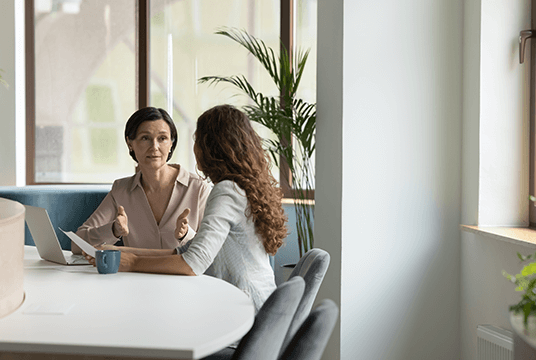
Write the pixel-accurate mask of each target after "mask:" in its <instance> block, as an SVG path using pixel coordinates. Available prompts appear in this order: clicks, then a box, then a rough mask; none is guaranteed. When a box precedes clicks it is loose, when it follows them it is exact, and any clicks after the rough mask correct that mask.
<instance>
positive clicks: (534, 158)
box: [520, 0, 536, 229]
mask: <svg viewBox="0 0 536 360" xmlns="http://www.w3.org/2000/svg"><path fill="white" fill-rule="evenodd" d="M531 8H532V10H531V20H530V26H531V29H536V26H535V25H536V0H532V4H531ZM530 33H531V35H530V37H531V38H532V39H531V40H530V51H529V53H530V60H529V62H530V115H529V122H530V131H529V134H530V135H529V136H530V141H529V143H530V145H529V146H530V147H529V195H535V196H536V193H535V190H536V101H535V100H536V39H535V38H534V37H535V36H536V31H535V30H530ZM522 34H523V32H522ZM520 43H521V44H520V45H521V46H520V62H521V63H523V60H524V59H523V57H524V55H525V54H524V53H525V52H526V51H524V50H525V49H526V46H525V44H524V41H523V40H522V37H521V35H520ZM528 203H529V204H528V205H529V227H530V228H534V229H536V206H535V205H536V204H534V203H533V202H532V201H530V200H529V202H528Z"/></svg>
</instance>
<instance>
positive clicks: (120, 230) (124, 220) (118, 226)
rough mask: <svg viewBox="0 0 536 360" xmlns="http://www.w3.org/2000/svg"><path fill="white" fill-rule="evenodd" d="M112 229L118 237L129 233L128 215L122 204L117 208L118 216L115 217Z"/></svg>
mask: <svg viewBox="0 0 536 360" xmlns="http://www.w3.org/2000/svg"><path fill="white" fill-rule="evenodd" d="M112 230H113V232H114V236H115V237H116V238H118V237H121V236H126V235H128V217H127V213H126V212H125V208H124V207H122V206H121V205H119V207H118V208H117V216H116V217H115V220H114V225H113V226H112Z"/></svg>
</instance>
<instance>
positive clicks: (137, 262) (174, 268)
mask: <svg viewBox="0 0 536 360" xmlns="http://www.w3.org/2000/svg"><path fill="white" fill-rule="evenodd" d="M99 248H101V249H103V250H121V263H120V264H119V271H123V272H142V273H153V274H170V275H195V273H194V272H193V270H192V268H191V267H190V266H189V265H188V264H187V263H186V261H184V259H183V258H182V255H177V254H176V252H175V249H138V248H131V247H126V246H112V245H104V246H101V247H99ZM83 254H84V256H85V257H86V259H87V260H88V261H89V263H90V264H92V265H93V266H96V262H95V258H94V257H92V256H90V255H88V254H86V253H85V252H84V253H83Z"/></svg>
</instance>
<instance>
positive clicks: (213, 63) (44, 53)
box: [26, 0, 316, 184]
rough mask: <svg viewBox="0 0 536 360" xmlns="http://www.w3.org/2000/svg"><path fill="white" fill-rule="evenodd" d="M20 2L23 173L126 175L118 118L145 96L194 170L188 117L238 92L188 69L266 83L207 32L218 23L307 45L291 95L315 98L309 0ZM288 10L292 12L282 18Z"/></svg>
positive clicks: (238, 99) (178, 157) (241, 54)
mask: <svg viewBox="0 0 536 360" xmlns="http://www.w3.org/2000/svg"><path fill="white" fill-rule="evenodd" d="M26 11H27V14H26V23H27V25H26V26H27V29H26V33H27V39H26V42H27V45H26V46H27V61H28V63H29V64H30V66H27V149H28V150H27V156H28V159H27V183H29V184H38V183H111V182H113V180H115V179H117V178H120V177H124V176H129V175H131V174H132V173H133V171H134V166H135V163H134V162H133V160H132V159H131V158H130V156H129V154H128V151H127V147H126V144H125V141H124V125H125V123H126V120H127V119H128V118H129V116H130V115H131V114H132V113H133V112H134V111H135V110H136V109H138V108H140V107H144V106H147V105H150V106H156V107H161V108H164V109H166V110H167V111H168V112H169V113H170V114H171V116H172V118H173V120H174V122H175V124H176V126H177V129H178V132H179V142H178V146H177V149H176V151H175V153H174V156H173V158H172V159H171V162H174V163H180V164H181V165H182V166H185V167H186V168H187V169H188V170H189V171H195V161H194V157H193V151H192V147H193V143H192V141H193V139H192V134H193V132H194V128H195V121H196V119H197V117H198V116H199V115H200V114H201V112H202V111H204V110H206V109H208V108H209V107H211V106H213V105H216V104H220V103H224V102H227V103H232V104H233V105H236V106H242V105H243V104H245V101H247V99H246V98H245V97H242V96H234V95H236V92H235V90H234V89H231V88H225V87H223V86H221V87H220V86H216V87H210V86H208V85H199V84H198V83H197V79H198V78H200V77H202V76H206V75H219V74H221V75H227V74H235V73H242V74H246V75H247V76H248V78H249V79H252V80H251V81H252V82H254V83H255V86H256V87H257V88H258V89H260V90H261V91H263V92H267V93H269V92H272V93H273V92H274V91H277V90H276V89H275V87H274V86H273V84H272V83H271V80H270V79H269V78H268V76H267V75H266V74H265V73H264V70H263V69H262V68H261V67H260V66H259V65H257V64H256V63H255V62H254V61H253V59H251V57H249V56H247V52H246V50H244V49H241V48H239V47H238V45H236V44H234V43H232V41H230V40H228V39H226V38H223V37H221V36H220V35H215V34H214V31H215V30H216V29H217V28H218V27H221V26H228V27H236V28H240V29H246V30H247V31H248V32H250V33H251V34H253V35H255V36H257V37H259V38H261V39H262V40H263V41H265V42H266V43H267V44H268V45H269V46H271V47H273V48H278V47H279V44H280V38H281V39H282V40H283V42H284V43H285V44H286V45H287V46H289V44H292V42H293V41H294V43H295V44H296V45H297V46H300V47H307V48H312V51H311V56H310V58H309V61H308V65H307V76H306V78H304V80H303V83H302V85H301V87H302V88H301V90H302V94H300V95H301V96H303V97H304V98H305V99H306V100H308V101H311V102H314V98H315V93H316V85H315V84H316V74H315V71H316V63H315V62H316V52H315V43H316V0H295V2H294V0H91V1H88V0H57V1H50V0H26ZM292 14H299V16H296V17H295V20H294V21H289V19H291V16H292ZM293 23H295V24H296V26H295V27H294V26H292V25H293ZM257 130H258V131H259V133H260V134H261V136H270V134H268V133H267V130H266V129H262V128H260V126H258V127H257ZM276 171H278V170H276ZM275 175H276V178H278V177H279V173H275ZM285 176H286V175H285Z"/></svg>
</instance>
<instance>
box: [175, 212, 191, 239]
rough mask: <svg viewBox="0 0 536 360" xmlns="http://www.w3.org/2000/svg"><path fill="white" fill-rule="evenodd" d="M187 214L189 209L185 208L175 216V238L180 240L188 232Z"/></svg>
mask: <svg viewBox="0 0 536 360" xmlns="http://www.w3.org/2000/svg"><path fill="white" fill-rule="evenodd" d="M188 215H190V209H189V208H186V209H185V210H184V211H183V212H182V214H180V215H179V217H178V218H177V227H176V228H175V238H176V239H179V240H182V239H183V238H184V237H185V236H186V234H187V233H188Z"/></svg>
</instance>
